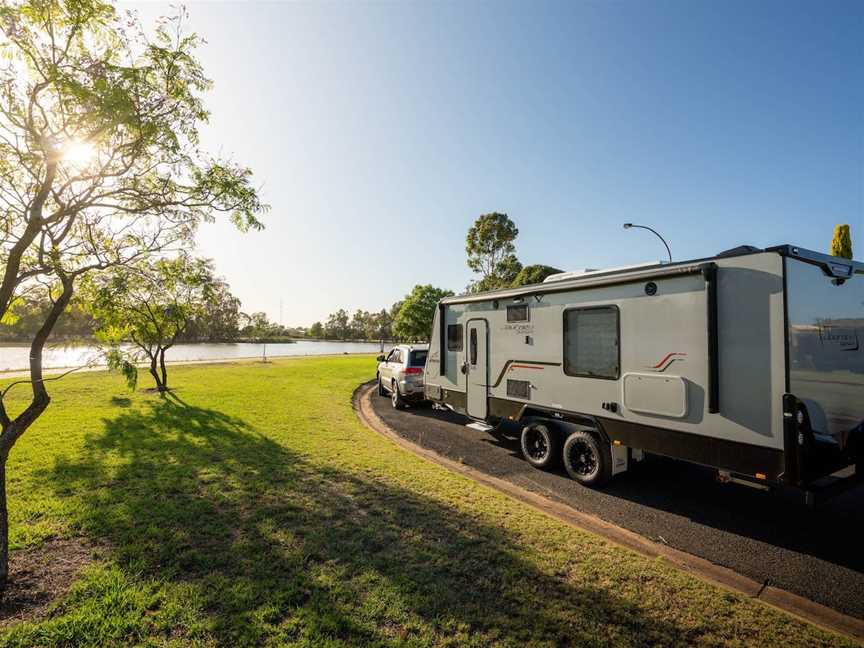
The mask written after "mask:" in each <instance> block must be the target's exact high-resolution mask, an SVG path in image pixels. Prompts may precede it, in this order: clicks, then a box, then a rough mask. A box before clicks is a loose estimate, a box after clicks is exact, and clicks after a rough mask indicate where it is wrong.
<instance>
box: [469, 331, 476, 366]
mask: <svg viewBox="0 0 864 648" xmlns="http://www.w3.org/2000/svg"><path fill="white" fill-rule="evenodd" d="M468 345H469V348H468V354H469V355H470V356H471V359H470V362H471V364H472V365H476V364H477V329H476V328H472V329H471V339H470V341H469V342H468Z"/></svg>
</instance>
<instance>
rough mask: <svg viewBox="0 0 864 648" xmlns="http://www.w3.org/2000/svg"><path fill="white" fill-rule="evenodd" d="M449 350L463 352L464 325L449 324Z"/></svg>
mask: <svg viewBox="0 0 864 648" xmlns="http://www.w3.org/2000/svg"><path fill="white" fill-rule="evenodd" d="M447 350H448V351H461V350H462V325H461V324H449V325H448V326H447Z"/></svg>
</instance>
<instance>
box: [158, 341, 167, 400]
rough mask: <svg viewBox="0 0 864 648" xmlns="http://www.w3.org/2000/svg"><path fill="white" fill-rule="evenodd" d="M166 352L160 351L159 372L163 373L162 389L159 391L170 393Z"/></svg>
mask: <svg viewBox="0 0 864 648" xmlns="http://www.w3.org/2000/svg"><path fill="white" fill-rule="evenodd" d="M165 351H166V349H159V371H160V372H161V373H162V387H161V389H160V390H159V391H163V392H164V391H168V370H167V369H166V368H165Z"/></svg>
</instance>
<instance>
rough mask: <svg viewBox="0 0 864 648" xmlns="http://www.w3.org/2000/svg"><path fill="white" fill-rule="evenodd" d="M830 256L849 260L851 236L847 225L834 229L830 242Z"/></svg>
mask: <svg viewBox="0 0 864 648" xmlns="http://www.w3.org/2000/svg"><path fill="white" fill-rule="evenodd" d="M830 254H831V256H836V257H843V258H844V259H851V258H853V257H852V234H851V233H850V231H849V226H848V225H838V226H837V227H835V228H834V238H833V239H832V240H831V252H830Z"/></svg>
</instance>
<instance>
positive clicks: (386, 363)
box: [377, 344, 429, 409]
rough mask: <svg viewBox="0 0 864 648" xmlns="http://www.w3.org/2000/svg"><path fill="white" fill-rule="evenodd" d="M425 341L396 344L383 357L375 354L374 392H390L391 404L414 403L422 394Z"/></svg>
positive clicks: (425, 352)
mask: <svg viewBox="0 0 864 648" xmlns="http://www.w3.org/2000/svg"><path fill="white" fill-rule="evenodd" d="M427 353H429V345H428V344H400V345H399V346H396V347H394V348H393V350H392V351H390V353H388V354H387V355H386V356H384V355H379V356H378V376H377V378H378V395H379V396H387V395H388V394H389V395H390V401H391V402H392V403H393V407H395V408H396V409H401V408H402V407H403V406H404V405H405V404H406V403H408V402H411V403H418V402H422V401H423V400H424V397H423V369H424V367H425V366H426V354H427Z"/></svg>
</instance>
